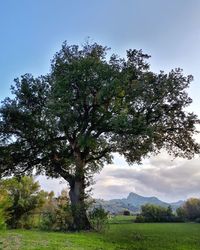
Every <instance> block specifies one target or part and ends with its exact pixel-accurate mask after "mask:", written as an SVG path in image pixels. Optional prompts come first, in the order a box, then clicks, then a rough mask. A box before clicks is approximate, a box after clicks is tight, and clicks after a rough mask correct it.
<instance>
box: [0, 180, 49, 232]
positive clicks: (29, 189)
mask: <svg viewBox="0 0 200 250" xmlns="http://www.w3.org/2000/svg"><path fill="white" fill-rule="evenodd" d="M0 188H1V190H3V191H4V192H5V193H6V195H7V196H8V197H9V206H7V207H6V213H8V214H9V216H8V217H7V218H6V223H7V225H8V226H9V227H10V228H32V227H33V224H34V220H33V219H34V218H35V216H33V213H35V212H37V211H38V210H39V209H40V208H41V207H42V206H43V205H44V203H45V199H46V195H47V193H46V192H44V191H42V190H40V185H39V183H38V182H36V181H35V180H34V178H33V177H28V176H23V177H19V178H17V177H13V178H9V179H5V180H1V181H0ZM29 223H30V224H29Z"/></svg>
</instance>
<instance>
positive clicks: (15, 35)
mask: <svg viewBox="0 0 200 250" xmlns="http://www.w3.org/2000/svg"><path fill="white" fill-rule="evenodd" d="M0 11H1V15H0V34H1V36H0V100H3V99H4V98H5V97H6V96H9V95H10V91H9V88H10V85H11V84H12V83H13V79H14V78H16V77H19V76H20V75H22V74H24V73H32V74H33V75H34V76H37V75H40V74H46V73H47V72H48V71H49V67H50V60H51V58H52V57H53V55H54V53H55V52H56V51H58V50H59V49H60V47H61V44H62V42H63V41H64V40H67V41H68V42H69V44H81V43H83V42H84V41H85V40H86V38H87V37H88V36H89V37H90V38H91V40H92V41H97V42H99V43H102V44H104V45H107V46H109V47H111V48H112V51H113V52H116V53H118V54H119V55H122V56H123V55H125V50H126V49H129V48H137V49H139V48H141V49H143V50H144V51H145V52H147V53H149V54H151V55H152V58H151V59H150V62H151V65H152V69H153V70H155V71H158V70H160V69H162V70H165V71H168V70H170V69H171V68H174V67H181V68H183V69H184V72H185V73H186V74H193V75H194V77H195V81H194V82H193V83H192V86H191V88H190V89H189V92H190V95H191V97H192V98H193V100H194V103H193V105H192V106H191V110H193V111H195V112H196V113H197V114H199V115H200V109H199V108H200V98H199V96H200V71H199V66H200V63H199V61H200V45H199V44H200V15H199V13H200V1H199V0H190V1H188V0H151V1H149V0H123V1H122V0H101V1H99V0H93V1H92V0H40V1H39V0H17V1H15V0H7V1H1V2H0ZM118 162H120V160H119V161H118ZM123 164H125V163H123ZM198 188H199V187H198ZM133 189H134V187H133ZM136 191H137V190H136ZM140 191H141V192H143V193H145V191H144V190H143V191H142V190H138V192H140ZM152 192H153V191H152ZM145 194H146V193H145ZM121 195H122V194H121ZM123 195H124V194H123ZM188 195H189V193H188ZM160 196H161V197H162V194H160ZM168 198H170V197H168Z"/></svg>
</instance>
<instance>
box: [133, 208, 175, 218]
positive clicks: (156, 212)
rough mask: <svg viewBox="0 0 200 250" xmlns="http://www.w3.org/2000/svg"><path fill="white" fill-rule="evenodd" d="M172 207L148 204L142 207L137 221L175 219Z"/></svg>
mask: <svg viewBox="0 0 200 250" xmlns="http://www.w3.org/2000/svg"><path fill="white" fill-rule="evenodd" d="M174 217H175V216H174V214H173V212H172V209H171V207H170V206H169V207H167V208H165V207H161V206H157V205H152V204H146V205H143V206H142V207H141V214H139V215H138V216H137V217H136V222H170V221H174Z"/></svg>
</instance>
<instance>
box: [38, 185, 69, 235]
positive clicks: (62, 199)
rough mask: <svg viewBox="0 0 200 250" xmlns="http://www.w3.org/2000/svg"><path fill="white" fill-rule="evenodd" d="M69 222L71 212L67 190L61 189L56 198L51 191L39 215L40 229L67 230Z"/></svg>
mask: <svg viewBox="0 0 200 250" xmlns="http://www.w3.org/2000/svg"><path fill="white" fill-rule="evenodd" d="M71 223H72V214H71V208H70V205H69V199H68V195H67V192H66V191H65V190H63V191H62V192H61V195H60V196H59V197H57V198H55V197H54V194H53V193H51V194H50V195H49V197H48V202H47V203H46V205H45V206H44V208H43V210H42V213H41V216H40V229H42V230H53V231H67V230H68V228H69V226H70V224H71Z"/></svg>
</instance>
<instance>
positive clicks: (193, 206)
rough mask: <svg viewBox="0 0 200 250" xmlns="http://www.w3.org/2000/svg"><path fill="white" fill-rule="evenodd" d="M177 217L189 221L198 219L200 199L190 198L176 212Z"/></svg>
mask: <svg viewBox="0 0 200 250" xmlns="http://www.w3.org/2000/svg"><path fill="white" fill-rule="evenodd" d="M176 213H177V215H178V216H179V217H181V218H183V219H185V220H189V221H196V220H198V219H199V218H200V199H197V198H190V199H188V200H187V201H186V202H185V203H184V204H183V206H182V207H180V208H178V209H177V210H176Z"/></svg>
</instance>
